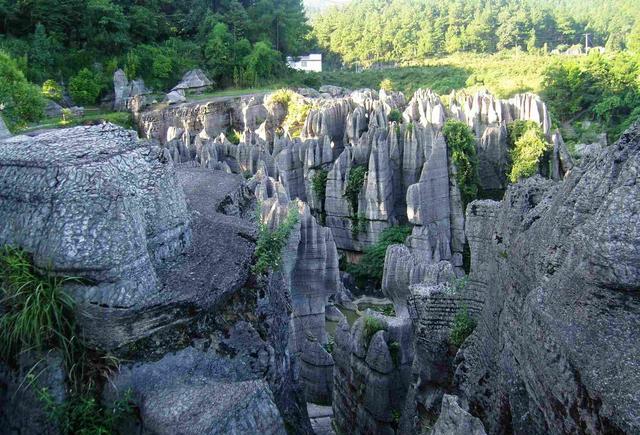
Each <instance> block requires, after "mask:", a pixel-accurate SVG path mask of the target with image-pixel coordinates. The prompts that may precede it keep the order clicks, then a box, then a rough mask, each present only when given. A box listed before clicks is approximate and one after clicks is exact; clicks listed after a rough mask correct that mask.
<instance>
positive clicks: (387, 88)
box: [380, 78, 395, 92]
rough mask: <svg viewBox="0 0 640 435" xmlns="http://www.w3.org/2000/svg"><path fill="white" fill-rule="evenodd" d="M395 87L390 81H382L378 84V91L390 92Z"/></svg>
mask: <svg viewBox="0 0 640 435" xmlns="http://www.w3.org/2000/svg"><path fill="white" fill-rule="evenodd" d="M394 88H395V86H394V84H393V82H392V81H391V79H388V78H386V79H384V80H382V81H381V82H380V89H383V90H385V91H386V92H392V91H393V90H394Z"/></svg>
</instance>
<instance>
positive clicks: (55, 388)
mask: <svg viewBox="0 0 640 435" xmlns="http://www.w3.org/2000/svg"><path fill="white" fill-rule="evenodd" d="M16 357H17V361H16V363H17V369H14V368H12V367H9V366H8V365H7V364H5V362H3V361H0V385H1V387H0V425H2V432H3V433H7V434H13V433H20V434H25V435H41V434H47V435H49V434H52V435H57V434H58V433H59V432H58V428H57V427H56V425H55V422H53V421H52V420H51V418H50V417H49V416H48V415H47V413H46V411H45V409H44V406H43V403H42V400H41V399H40V397H39V395H38V392H37V390H39V389H41V388H46V389H47V391H48V392H49V394H50V395H51V397H52V398H53V400H54V402H55V403H56V404H59V403H62V402H63V401H64V400H65V399H66V398H67V389H66V385H65V380H66V373H65V369H64V361H63V359H62V356H61V355H60V354H59V353H58V352H55V351H50V352H46V353H34V352H25V353H22V354H21V355H17V356H16ZM29 374H31V375H33V376H35V375H37V377H36V379H35V380H34V379H30V378H27V376H28V375H29Z"/></svg>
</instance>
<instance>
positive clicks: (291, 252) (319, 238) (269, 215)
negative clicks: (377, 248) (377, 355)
mask: <svg viewBox="0 0 640 435" xmlns="http://www.w3.org/2000/svg"><path fill="white" fill-rule="evenodd" d="M249 185H250V186H252V187H253V189H254V190H255V192H256V193H257V196H258V197H260V198H261V200H262V206H261V210H262V220H263V222H265V224H266V225H268V226H269V227H271V228H272V229H275V228H277V226H278V225H279V224H280V223H281V221H282V220H283V219H284V218H285V217H286V216H287V214H288V213H289V210H290V209H291V208H294V209H296V210H297V212H298V213H299V223H298V224H297V225H296V227H295V228H294V229H293V231H292V234H291V235H290V236H289V243H288V245H287V247H286V248H285V252H284V254H283V269H284V273H285V277H286V282H287V285H288V288H289V291H290V294H291V309H292V318H291V336H290V346H289V347H290V349H291V351H292V352H294V353H295V354H296V355H297V356H299V357H300V361H301V362H300V364H301V378H302V380H303V383H304V386H305V393H306V398H307V401H309V402H313V403H320V404H328V403H330V402H331V392H332V381H333V379H332V373H333V359H332V358H331V355H330V354H329V353H328V352H327V350H326V349H325V347H324V346H326V345H327V343H328V337H327V332H326V327H325V322H326V319H325V309H326V306H327V305H328V304H329V298H330V297H332V296H333V295H334V294H335V293H336V292H337V291H338V289H339V288H340V287H341V286H342V283H341V281H340V271H339V269H338V251H337V249H336V245H335V242H334V241H333V236H332V234H331V231H330V230H329V229H328V228H324V227H322V226H320V225H319V224H318V222H317V220H316V218H315V217H313V216H312V215H311V211H310V208H309V206H307V205H306V204H304V203H302V202H291V201H290V200H289V197H288V195H287V193H286V191H285V189H284V187H283V186H282V185H281V184H280V183H278V182H276V181H275V180H273V179H272V178H270V177H268V176H266V175H265V174H264V173H263V172H258V174H256V176H255V177H253V179H252V180H251V181H250V183H249Z"/></svg>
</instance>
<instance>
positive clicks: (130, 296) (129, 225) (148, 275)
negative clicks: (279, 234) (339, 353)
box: [0, 124, 311, 434]
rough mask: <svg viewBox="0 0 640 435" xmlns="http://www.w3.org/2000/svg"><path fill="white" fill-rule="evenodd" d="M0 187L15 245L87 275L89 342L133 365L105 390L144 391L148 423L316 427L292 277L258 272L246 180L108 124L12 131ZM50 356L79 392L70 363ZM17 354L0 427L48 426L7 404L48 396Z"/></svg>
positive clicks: (82, 307)
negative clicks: (20, 383)
mask: <svg viewBox="0 0 640 435" xmlns="http://www.w3.org/2000/svg"><path fill="white" fill-rule="evenodd" d="M0 186H1V191H2V192H3V193H2V194H1V195H0V217H1V221H2V223H3V225H2V226H0V245H5V244H9V245H15V246H19V247H22V248H24V249H25V250H27V251H28V252H30V253H32V254H33V259H34V262H35V265H36V267H38V268H40V269H42V270H47V269H48V270H49V271H50V272H51V273H54V274H58V275H70V274H73V276H76V277H78V278H81V281H79V282H78V283H76V284H74V285H71V286H69V287H68V288H67V290H68V291H69V292H70V293H71V295H72V296H73V297H74V299H75V300H76V303H77V308H78V309H77V313H76V320H77V323H78V327H79V330H80V331H79V332H80V337H81V339H82V343H83V345H85V346H86V347H87V348H88V349H90V351H91V352H92V354H93V353H94V352H95V353H96V354H97V355H102V354H104V353H106V352H109V353H111V354H114V355H116V356H117V357H119V358H120V359H121V361H122V364H121V367H120V370H119V371H117V372H115V373H112V374H111V375H110V377H109V379H108V380H107V382H105V383H104V389H105V392H104V400H105V401H110V400H112V399H115V398H116V397H119V395H120V394H121V393H122V391H126V390H129V389H130V390H131V392H132V394H133V399H134V402H136V404H137V406H138V408H139V409H140V413H139V414H138V415H137V418H138V422H137V423H138V424H139V425H140V428H141V430H142V431H143V432H144V433H148V432H152V433H176V432H180V433H255V432H260V433H265V434H282V433H284V431H285V429H284V428H285V427H289V428H291V430H294V431H296V433H302V434H308V433H310V430H311V428H310V424H309V421H308V418H307V414H306V408H305V406H304V402H303V392H302V390H301V388H300V385H299V383H298V381H297V378H296V376H297V375H296V366H295V360H294V359H293V358H292V356H291V355H292V352H291V351H290V350H289V337H290V316H289V307H290V306H291V300H290V297H289V294H288V288H287V286H286V281H285V279H284V278H283V276H282V275H279V274H272V275H270V276H269V277H263V278H260V279H257V278H256V277H255V276H253V275H252V272H251V265H252V262H253V254H254V251H255V245H256V225H255V222H252V221H250V220H249V219H247V218H246V217H247V216H248V215H250V214H252V210H253V209H254V205H255V202H254V198H253V196H252V194H251V192H249V191H248V189H247V187H246V186H245V184H244V180H243V178H242V177H240V176H238V175H230V174H227V173H226V172H223V171H215V170H211V169H204V168H196V167H193V166H191V165H188V166H184V167H183V166H181V167H179V168H177V169H176V166H175V165H174V164H173V162H172V160H171V157H170V156H169V155H168V153H167V152H166V150H162V149H160V148H157V147H155V146H153V145H152V144H150V143H148V142H142V141H139V140H138V138H137V137H136V135H135V133H134V132H130V131H125V130H123V129H121V128H119V127H115V126H113V125H109V124H105V125H100V126H93V127H76V128H73V129H66V130H57V131H53V132H49V133H44V134H41V135H39V136H36V137H34V138H28V137H14V138H12V139H8V140H5V141H3V142H0ZM229 253H233V255H229ZM0 315H1V314H0ZM41 363H42V364H43V366H42V369H41V368H38V370H43V372H45V371H46V373H49V371H51V373H52V375H51V376H52V377H51V379H52V380H55V381H56V382H55V385H54V386H55V387H56V388H58V389H60V388H61V389H62V391H64V390H65V387H64V377H65V375H64V374H57V373H59V370H58V371H56V364H57V365H58V366H59V361H57V362H56V361H55V360H52V361H43V362H41ZM17 364H18V367H17V368H13V367H12V368H7V367H5V366H1V367H0V385H7V386H8V388H9V389H10V391H11V392H13V393H12V396H7V395H5V394H4V392H3V391H1V390H2V389H0V405H2V406H0V424H3V425H4V426H3V427H8V425H12V426H11V427H16V428H17V429H16V430H17V431H18V432H20V433H23V432H24V433H34V432H38V430H37V429H33V431H31V430H30V429H28V427H40V428H41V427H42V426H41V425H40V423H38V421H39V420H37V419H36V418H22V419H19V418H18V419H17V418H15V416H11V415H9V414H7V413H6V412H5V409H7V410H9V411H15V410H17V409H25V406H26V405H28V404H30V403H33V397H32V396H33V394H31V393H32V391H31V389H32V388H33V387H32V386H30V385H27V386H25V387H24V388H25V389H27V390H28V391H31V392H30V393H28V394H26V393H24V394H16V388H15V385H16V379H17V376H19V375H20V374H26V373H27V372H28V370H29V368H30V367H29V366H26V364H28V362H25V363H24V364H23V362H22V361H18V362H17ZM54 377H55V379H53V378H54ZM49 378H50V376H49V375H48V374H47V375H46V380H47V381H48V379H49ZM60 378H63V379H60ZM43 379H45V378H43ZM18 390H19V388H18ZM8 391H9V390H8ZM56 391H57V390H56ZM29 394H31V395H29ZM56 394H57V393H56ZM16 398H17V400H23V399H24V400H25V405H18V404H16V402H15V400H16ZM212 403H213V404H215V406H212V405H211V404H212ZM25 412H26V415H33V416H34V417H37V416H38V414H37V409H33V410H29V411H28V412H27V411H25ZM31 413H33V414H31ZM37 418H39V417H37ZM31 422H33V423H34V425H33V426H29V425H30V424H31ZM39 425H40V426H39Z"/></svg>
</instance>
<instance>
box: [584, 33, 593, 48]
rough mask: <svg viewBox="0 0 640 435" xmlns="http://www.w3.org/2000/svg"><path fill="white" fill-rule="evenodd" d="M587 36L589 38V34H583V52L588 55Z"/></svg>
mask: <svg viewBox="0 0 640 435" xmlns="http://www.w3.org/2000/svg"><path fill="white" fill-rule="evenodd" d="M589 36H591V33H585V34H584V52H585V53H589Z"/></svg>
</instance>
